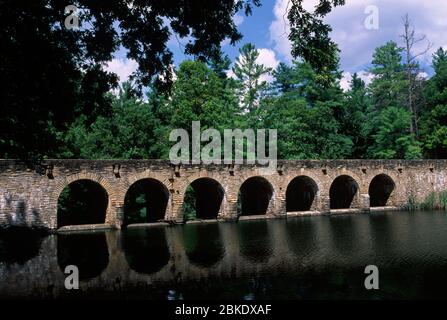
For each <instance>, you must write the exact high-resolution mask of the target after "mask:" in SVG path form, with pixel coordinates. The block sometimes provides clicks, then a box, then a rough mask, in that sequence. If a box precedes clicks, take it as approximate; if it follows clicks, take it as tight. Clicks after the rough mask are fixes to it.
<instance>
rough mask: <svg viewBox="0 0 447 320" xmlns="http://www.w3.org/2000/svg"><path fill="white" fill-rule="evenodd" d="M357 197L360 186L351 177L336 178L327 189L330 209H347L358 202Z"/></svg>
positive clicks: (341, 176) (344, 175)
mask: <svg viewBox="0 0 447 320" xmlns="http://www.w3.org/2000/svg"><path fill="white" fill-rule="evenodd" d="M359 195H360V186H359V184H358V182H357V181H356V180H355V179H354V178H353V177H352V176H350V175H346V174H343V175H340V176H337V177H336V178H335V179H334V180H333V181H332V183H331V187H330V189H329V198H330V208H331V209H349V208H351V207H352V206H353V204H354V205H355V203H356V202H357V201H358V197H359Z"/></svg>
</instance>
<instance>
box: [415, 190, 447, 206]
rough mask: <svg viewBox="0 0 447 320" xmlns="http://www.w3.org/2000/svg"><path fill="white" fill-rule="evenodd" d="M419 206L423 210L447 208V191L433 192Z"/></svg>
mask: <svg viewBox="0 0 447 320" xmlns="http://www.w3.org/2000/svg"><path fill="white" fill-rule="evenodd" d="M419 207H420V208H421V209H423V210H447V191H441V192H431V193H430V194H429V195H428V196H427V197H426V198H425V200H424V202H422V203H421V204H420V206H419Z"/></svg>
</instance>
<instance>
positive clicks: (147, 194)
mask: <svg viewBox="0 0 447 320" xmlns="http://www.w3.org/2000/svg"><path fill="white" fill-rule="evenodd" d="M168 200H169V190H168V189H167V188H166V186H165V185H164V184H163V183H161V182H160V181H159V180H156V179H152V178H144V179H141V180H138V181H135V182H134V183H133V184H132V185H131V186H130V187H129V189H128V190H127V192H126V196H125V198H124V224H129V223H142V222H156V221H159V220H163V219H165V214H166V208H167V205H168Z"/></svg>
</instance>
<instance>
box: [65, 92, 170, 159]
mask: <svg viewBox="0 0 447 320" xmlns="http://www.w3.org/2000/svg"><path fill="white" fill-rule="evenodd" d="M131 89H132V88H131V86H130V85H129V84H124V86H123V89H122V90H121V91H120V93H119V95H118V96H117V97H116V98H114V99H113V103H112V114H111V115H110V116H108V117H105V116H100V117H98V118H97V119H96V120H95V122H93V123H92V124H91V125H90V126H89V125H88V122H87V121H86V119H85V117H80V118H78V119H77V120H76V121H75V122H74V123H73V125H72V126H71V127H70V128H69V130H68V132H67V134H66V135H65V137H64V139H65V141H66V144H67V146H68V147H67V148H66V150H65V151H64V152H63V153H62V154H61V156H62V157H69V158H74V157H78V158H86V159H142V158H156V157H157V156H158V155H159V154H160V153H162V149H163V148H164V147H165V146H163V145H162V144H161V141H160V133H162V132H163V129H162V128H161V124H160V120H159V119H157V118H156V117H155V116H154V113H153V107H152V105H151V104H150V103H146V102H143V101H141V100H139V99H138V98H137V97H136V96H134V95H133V94H132V90H131Z"/></svg>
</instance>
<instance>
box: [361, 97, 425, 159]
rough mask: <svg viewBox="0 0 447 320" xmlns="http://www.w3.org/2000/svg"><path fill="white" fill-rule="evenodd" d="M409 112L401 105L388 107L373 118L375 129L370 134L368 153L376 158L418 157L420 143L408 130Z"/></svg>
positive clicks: (420, 152)
mask: <svg viewBox="0 0 447 320" xmlns="http://www.w3.org/2000/svg"><path fill="white" fill-rule="evenodd" d="M410 121H411V114H410V112H409V111H408V110H406V109H404V108H402V107H394V106H393V107H388V108H386V109H383V110H382V111H380V113H379V115H378V116H377V117H375V118H374V119H373V124H374V125H375V126H376V127H377V131H376V132H375V133H374V134H373V135H372V138H373V139H374V142H373V144H372V145H371V146H370V147H369V148H368V155H369V156H370V157H371V158H378V159H418V158H421V154H422V150H421V147H420V143H419V142H418V141H417V140H416V138H415V136H414V134H413V133H412V132H411V131H410V126H409V123H410Z"/></svg>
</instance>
